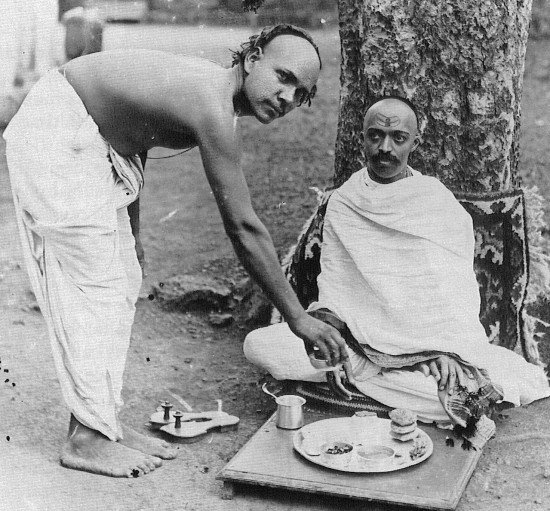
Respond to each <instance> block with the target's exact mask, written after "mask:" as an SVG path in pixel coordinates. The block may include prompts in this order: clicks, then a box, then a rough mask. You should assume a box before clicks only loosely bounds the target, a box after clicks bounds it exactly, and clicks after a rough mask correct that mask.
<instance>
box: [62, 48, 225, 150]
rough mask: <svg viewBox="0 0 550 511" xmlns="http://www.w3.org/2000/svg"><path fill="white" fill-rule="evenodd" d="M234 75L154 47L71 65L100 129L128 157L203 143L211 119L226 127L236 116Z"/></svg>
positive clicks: (105, 54)
mask: <svg viewBox="0 0 550 511" xmlns="http://www.w3.org/2000/svg"><path fill="white" fill-rule="evenodd" d="M230 74H231V72H230V70H228V69H225V68H223V67H222V66H220V65H218V64H215V63H213V62H210V61H207V60H204V59H200V58H196V57H188V56H181V55H174V54H170V53H164V52H159V51H150V50H132V51H127V50H126V51H113V52H101V53H95V54H91V55H87V56H84V57H81V58H78V59H75V60H73V61H71V62H70V63H68V64H67V65H66V77H67V79H68V81H69V83H70V84H71V85H72V86H73V88H74V89H75V91H76V92H77V94H78V95H79V96H80V98H81V100H82V102H83V103H84V106H85V107H86V109H87V110H88V113H89V114H90V115H91V116H92V118H93V119H94V121H95V122H96V124H97V125H98V126H99V130H100V133H101V134H102V135H103V137H105V139H106V140H107V141H108V142H109V143H110V144H111V145H112V146H113V147H114V148H115V149H116V150H117V151H118V152H120V153H121V154H122V155H131V154H137V153H139V152H142V151H146V150H148V149H150V148H152V147H168V148H173V149H184V148H187V147H192V146H195V145H198V144H199V139H200V132H201V130H203V129H207V127H208V118H209V117H215V118H216V120H215V123H217V124H221V125H222V126H220V128H221V129H220V131H221V132H224V131H226V130H227V129H228V128H229V126H223V125H225V124H229V125H231V124H232V121H233V116H234V108H233V94H234V88H233V86H232V84H231V80H230V79H229V77H230ZM205 121H206V122H205Z"/></svg>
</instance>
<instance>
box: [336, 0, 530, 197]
mask: <svg viewBox="0 0 550 511" xmlns="http://www.w3.org/2000/svg"><path fill="white" fill-rule="evenodd" d="M530 12H531V0H454V1H453V2H450V1H445V2H441V1H439V0H339V13H340V14H339V15H340V37H341V46H342V64H341V78H340V80H341V92H340V117H339V124H338V136H337V141H336V166H335V176H334V181H335V185H337V186H338V185H340V184H342V183H343V182H344V181H345V180H346V179H347V178H348V177H349V176H350V175H351V174H352V173H353V172H355V171H356V170H358V169H360V168H361V167H362V166H363V164H364V158H363V147H362V146H363V136H362V123H363V117H364V114H365V111H366V110H367V108H368V107H369V105H370V104H371V103H372V102H373V100H374V99H375V98H377V97H379V96H382V95H387V94H399V95H404V96H406V97H407V98H409V99H410V100H411V101H413V103H414V104H415V105H417V107H418V109H419V111H420V117H421V119H420V120H421V127H422V129H423V144H422V145H421V146H420V148H419V149H418V150H417V151H416V152H415V153H413V155H412V159H411V162H410V163H411V165H412V166H413V167H414V168H416V169H417V170H419V171H421V172H422V173H424V174H428V175H434V176H437V177H438V178H439V179H440V180H441V181H442V182H443V183H444V184H445V185H447V186H448V187H449V188H451V189H452V190H454V191H469V192H472V191H474V192H482V191H502V190H507V189H510V188H513V187H515V186H517V185H518V184H519V176H518V172H517V170H518V139H519V127H520V101H521V91H522V82H523V70H524V62H525V49H526V43H527V35H528V28H529V17H530Z"/></svg>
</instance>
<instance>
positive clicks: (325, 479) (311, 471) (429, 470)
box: [217, 412, 481, 509]
mask: <svg viewBox="0 0 550 511" xmlns="http://www.w3.org/2000/svg"><path fill="white" fill-rule="evenodd" d="M350 415H351V414H350ZM337 416H338V415H335V414H332V415H331V414H326V413H325V414H323V413H319V412H306V414H305V421H306V423H310V422H314V421H318V420H322V419H327V418H330V417H337ZM340 416H341V415H340ZM421 427H422V429H423V430H424V431H425V432H426V433H427V434H428V435H429V436H430V438H431V439H432V441H433V444H434V451H433V454H432V455H431V456H430V458H428V459H427V460H426V461H425V462H423V463H420V464H419V465H415V466H412V467H408V468H406V469H402V470H397V471H395V472H387V473H380V474H353V473H346V472H337V471H334V470H330V469H327V468H324V467H321V466H319V465H315V464H313V463H310V462H309V461H308V460H306V459H304V458H303V457H302V456H301V455H300V454H298V453H297V452H296V451H295V450H294V448H293V444H292V437H293V435H294V433H295V431H287V430H283V429H279V428H277V427H276V425H275V414H274V415H273V416H271V417H270V418H269V420H268V421H267V422H266V423H265V424H264V425H263V426H262V427H261V428H260V429H259V430H258V431H257V432H256V433H255V434H254V436H252V438H251V439H250V440H249V441H248V443H246V444H245V445H244V446H243V447H242V448H241V450H240V451H239V452H238V453H237V454H236V455H235V456H234V457H233V459H232V460H231V461H230V462H229V463H228V464H227V465H226V466H225V467H224V468H223V469H222V470H221V471H220V473H219V474H218V476H217V478H218V479H221V480H223V481H224V482H225V483H224V484H225V486H226V491H228V492H231V491H232V485H233V483H241V484H251V485H260V486H267V487H270V488H281V489H288V490H294V491H303V492H309V493H315V494H325V495H331V496H340V497H347V498H353V499H361V500H368V501H377V502H383V503H394V504H400V505H406V506H410V507H414V508H420V509H455V508H456V506H457V505H458V502H459V500H460V497H461V496H462V493H463V491H464V489H465V488H466V484H467V483H468V480H469V479H470V476H471V475H472V473H473V471H474V469H475V467H476V465H477V462H478V460H479V458H480V456H481V451H474V450H471V451H465V450H464V449H462V447H461V441H459V440H455V445H454V447H450V446H447V445H446V444H445V438H446V437H447V436H449V435H450V432H449V431H446V430H440V429H437V428H435V427H433V426H426V425H421ZM451 436H452V434H451Z"/></svg>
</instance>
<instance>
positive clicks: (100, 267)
mask: <svg viewBox="0 0 550 511" xmlns="http://www.w3.org/2000/svg"><path fill="white" fill-rule="evenodd" d="M4 138H5V139H6V141H7V145H6V156H7V160H8V167H9V172H10V180H11V185H12V190H13V198H14V204H15V210H16V216H17V222H18V225H19V230H20V234H21V241H22V246H23V254H24V257H25V262H26V266H27V270H28V274H29V277H30V281H31V285H32V288H33V291H34V293H35V295H36V298H37V300H38V304H39V306H40V309H41V311H42V314H43V316H44V318H45V320H46V323H47V326H48V331H49V336H50V340H51V345H52V350H53V356H54V362H55V366H56V370H57V375H58V378H59V382H60V385H61V390H62V394H63V397H64V399H65V401H66V403H67V406H68V407H69V409H70V410H71V412H72V413H73V414H74V416H75V417H76V418H77V419H78V420H79V421H80V422H81V423H83V424H84V425H86V426H88V427H90V428H92V429H94V430H97V431H100V432H101V433H103V434H104V435H106V436H107V437H108V438H110V439H111V440H117V439H119V438H121V437H122V431H121V428H120V425H119V423H118V420H117V410H118V408H119V407H120V406H121V405H122V399H121V389H122V376H123V371H124V366H125V361H126V354H127V349H128V345H129V341H130V334H131V327H132V323H133V318H134V312H135V303H136V301H137V297H138V293H139V288H140V286H141V269H140V266H139V263H138V261H137V257H136V253H135V241H134V237H133V235H132V233H131V228H130V222H129V217H128V213H127V209H126V206H127V205H128V204H130V203H131V202H133V201H134V200H135V199H136V198H137V195H138V193H139V191H140V189H141V186H142V184H143V176H142V173H143V170H142V167H141V163H140V162H139V159H138V158H137V157H133V158H129V159H126V158H122V157H120V156H119V155H117V154H116V152H114V151H113V149H112V148H111V147H110V146H109V144H108V143H107V142H106V141H105V139H104V138H103V137H102V136H101V135H100V133H99V130H98V127H97V125H96V124H95V122H94V121H93V119H92V118H91V116H90V115H88V113H87V111H86V109H85V107H84V105H83V103H82V101H81V100H80V98H79V97H78V95H77V94H76V92H75V91H74V89H72V87H71V86H70V85H69V83H68V82H67V81H66V80H65V78H64V77H63V76H61V74H60V73H59V72H57V71H56V70H54V71H51V72H50V73H48V74H47V75H46V76H45V77H43V78H42V79H41V80H40V81H39V82H38V83H37V84H36V85H35V86H34V88H33V89H32V90H31V91H30V93H29V94H28V96H27V98H26V99H25V101H24V103H23V105H22V106H21V108H20V110H19V112H18V113H17V115H16V116H15V117H14V118H13V119H12V121H11V123H10V125H9V126H8V128H7V129H6V131H5V133H4ZM109 155H110V159H112V164H111V162H110V161H109Z"/></svg>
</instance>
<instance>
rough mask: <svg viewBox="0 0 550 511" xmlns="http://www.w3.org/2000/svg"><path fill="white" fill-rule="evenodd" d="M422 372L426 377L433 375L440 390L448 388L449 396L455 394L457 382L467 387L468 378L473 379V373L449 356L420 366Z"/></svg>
mask: <svg viewBox="0 0 550 511" xmlns="http://www.w3.org/2000/svg"><path fill="white" fill-rule="evenodd" d="M420 370H421V371H422V372H423V373H424V374H425V375H426V376H430V374H431V375H432V376H433V377H434V378H435V379H436V380H437V382H438V384H439V390H444V389H445V388H447V392H448V393H449V394H452V393H453V389H454V386H455V383H456V382H457V381H458V384H459V385H460V386H462V387H466V386H467V381H468V378H473V375H472V373H471V372H470V371H469V370H468V369H467V368H465V367H463V366H462V365H461V364H460V362H458V361H456V360H455V359H454V358H452V357H448V356H447V355H441V356H440V357H438V358H436V359H435V360H432V361H431V362H423V363H422V364H420Z"/></svg>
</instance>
